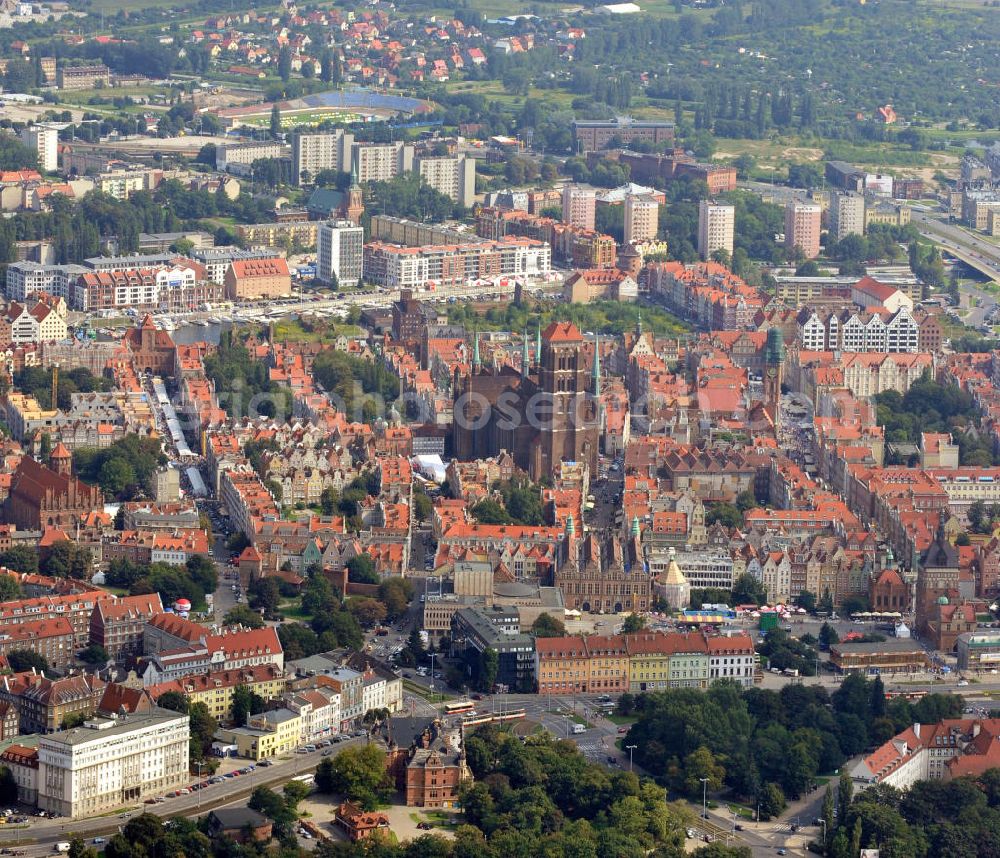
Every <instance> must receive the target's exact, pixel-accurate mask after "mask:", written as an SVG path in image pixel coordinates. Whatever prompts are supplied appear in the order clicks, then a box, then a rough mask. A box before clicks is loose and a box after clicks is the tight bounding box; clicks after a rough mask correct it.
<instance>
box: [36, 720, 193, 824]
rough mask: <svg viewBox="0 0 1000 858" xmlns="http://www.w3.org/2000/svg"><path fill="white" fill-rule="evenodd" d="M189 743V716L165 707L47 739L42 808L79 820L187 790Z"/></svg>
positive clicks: (42, 756) (41, 763) (41, 748)
mask: <svg viewBox="0 0 1000 858" xmlns="http://www.w3.org/2000/svg"><path fill="white" fill-rule="evenodd" d="M189 739H190V730H189V726H188V716H187V715H181V714H180V713H178V712H172V711H170V710H167V709H159V708H154V709H152V710H151V711H149V712H142V713H135V714H133V715H127V716H124V717H120V718H92V719H90V720H89V721H86V722H84V724H83V726H81V727H74V728H73V729H72V730H60V731H59V732H58V733H50V734H49V735H46V736H42V737H41V738H40V739H39V742H38V806H39V807H40V808H41V809H42V810H47V811H50V812H52V813H57V814H59V815H60V816H65V817H67V818H69V819H79V818H83V817H93V816H98V815H100V814H102V813H106V812H108V811H110V810H115V809H116V808H119V807H125V806H135V805H137V804H141V803H142V802H143V800H145V799H146V798H147V797H150V796H161V795H163V794H164V793H165V792H168V791H170V790H172V789H177V788H178V787H182V786H184V785H185V784H186V783H187V782H188V780H189V779H190V777H191V776H190V774H189V773H188V741H189Z"/></svg>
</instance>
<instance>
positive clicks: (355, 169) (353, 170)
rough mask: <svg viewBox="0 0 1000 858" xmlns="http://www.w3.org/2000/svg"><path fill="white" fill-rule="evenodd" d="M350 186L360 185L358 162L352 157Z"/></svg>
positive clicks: (356, 186)
mask: <svg viewBox="0 0 1000 858" xmlns="http://www.w3.org/2000/svg"><path fill="white" fill-rule="evenodd" d="M351 187H352V188H358V187H361V186H360V184H359V183H358V163H357V161H355V160H354V159H353V158H352V159H351Z"/></svg>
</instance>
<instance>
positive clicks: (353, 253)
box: [316, 220, 365, 286]
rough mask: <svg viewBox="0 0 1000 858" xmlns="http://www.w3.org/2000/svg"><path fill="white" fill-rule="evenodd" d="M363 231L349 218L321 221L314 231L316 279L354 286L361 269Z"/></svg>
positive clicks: (363, 246)
mask: <svg viewBox="0 0 1000 858" xmlns="http://www.w3.org/2000/svg"><path fill="white" fill-rule="evenodd" d="M364 256H365V236H364V230H363V229H362V228H361V227H360V226H356V225H355V224H354V223H352V222H351V221H349V220H332V221H328V222H327V223H321V224H320V225H319V229H318V231H317V233H316V279H317V280H319V281H320V282H322V283H337V284H338V285H341V286H356V285H357V284H358V281H359V280H361V275H362V273H363V268H364Z"/></svg>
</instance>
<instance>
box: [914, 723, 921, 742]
mask: <svg viewBox="0 0 1000 858" xmlns="http://www.w3.org/2000/svg"><path fill="white" fill-rule="evenodd" d="M913 735H914V736H916V737H917V738H918V739H919V738H920V725H919V724H914V725H913Z"/></svg>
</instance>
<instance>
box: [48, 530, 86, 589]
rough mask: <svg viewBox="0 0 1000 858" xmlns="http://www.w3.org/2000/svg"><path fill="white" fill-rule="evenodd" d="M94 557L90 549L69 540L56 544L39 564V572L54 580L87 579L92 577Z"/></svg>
mask: <svg viewBox="0 0 1000 858" xmlns="http://www.w3.org/2000/svg"><path fill="white" fill-rule="evenodd" d="M92 566H93V556H92V555H91V553H90V549H89V548H87V547H86V546H83V545H77V544H76V543H75V542H70V541H69V540H68V539H64V540H60V541H59V542H57V543H55V545H53V546H52V547H51V548H50V549H49V550H48V553H47V554H46V555H45V559H44V560H43V561H42V562H41V563H40V564H39V570H40V571H41V572H42V573H43V574H45V575H51V576H52V577H53V578H76V579H78V580H79V579H86V578H89V577H90V572H91V571H92Z"/></svg>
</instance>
